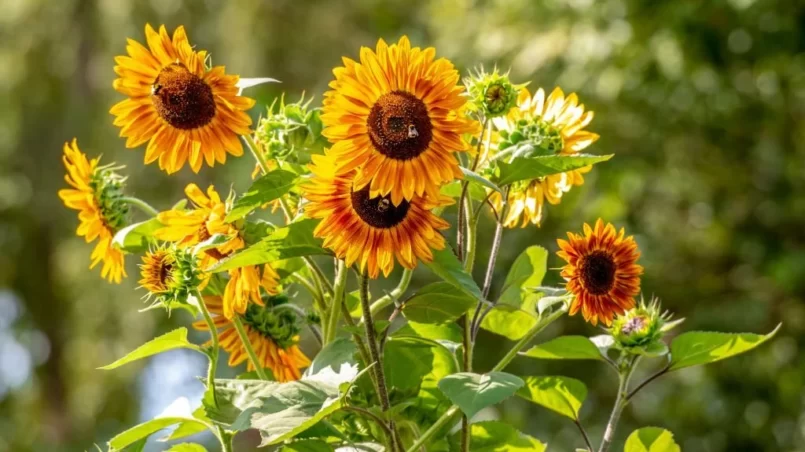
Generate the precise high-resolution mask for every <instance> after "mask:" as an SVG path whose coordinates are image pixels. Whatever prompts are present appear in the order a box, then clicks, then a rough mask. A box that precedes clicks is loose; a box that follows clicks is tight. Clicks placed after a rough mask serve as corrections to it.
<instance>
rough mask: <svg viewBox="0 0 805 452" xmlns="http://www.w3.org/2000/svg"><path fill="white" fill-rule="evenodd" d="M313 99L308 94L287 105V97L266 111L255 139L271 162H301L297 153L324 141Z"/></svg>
mask: <svg viewBox="0 0 805 452" xmlns="http://www.w3.org/2000/svg"><path fill="white" fill-rule="evenodd" d="M312 100H313V98H310V99H307V100H305V96H304V94H303V95H302V97H301V98H300V99H299V100H298V101H297V102H294V103H291V104H286V103H285V96H284V95H283V97H281V98H280V99H279V100H277V99H275V100H274V102H272V103H271V105H270V106H269V107H268V109H266V114H265V116H264V117H262V118H260V120H259V121H258V124H257V128H256V131H255V140H256V141H257V142H258V143H259V144H260V148H261V149H262V150H263V152H264V153H265V154H266V158H267V159H269V160H283V161H285V160H289V161H292V162H294V163H299V162H298V161H297V160H298V159H297V158H296V157H297V153H298V152H299V151H306V150H309V149H310V148H311V147H313V146H315V145H316V143H317V142H319V141H320V140H322V139H323V138H322V135H321V130H322V127H323V126H322V123H321V118H320V117H319V110H318V109H315V108H310V104H311V101H312Z"/></svg>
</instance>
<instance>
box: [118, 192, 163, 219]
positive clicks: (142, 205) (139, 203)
mask: <svg viewBox="0 0 805 452" xmlns="http://www.w3.org/2000/svg"><path fill="white" fill-rule="evenodd" d="M122 201H123V202H125V203H127V204H130V205H132V206H134V207H137V208H138V209H140V210H142V211H143V212H145V213H147V214H148V215H151V216H152V217H156V216H157V215H159V211H158V210H157V209H154V208H153V207H151V205H150V204H148V203H147V202H145V201H143V200H142V199H140V198H135V197H133V196H124V197H123V198H122Z"/></svg>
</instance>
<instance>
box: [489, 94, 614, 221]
mask: <svg viewBox="0 0 805 452" xmlns="http://www.w3.org/2000/svg"><path fill="white" fill-rule="evenodd" d="M593 116H594V114H593V112H592V111H586V112H585V110H584V105H583V104H579V99H578V96H577V95H576V94H575V93H572V94H570V95H569V96H567V97H565V94H564V92H563V91H562V89H561V88H558V87H557V88H555V89H554V90H553V92H552V93H551V95H550V96H548V98H547V99H545V91H544V90H543V89H542V88H540V89H539V90H537V92H536V94H535V95H534V96H533V97H532V96H531V94H530V93H529V92H528V90H526V89H523V90H521V91H520V94H519V96H518V99H517V108H512V109H511V110H510V111H509V114H508V115H506V116H505V117H500V118H495V119H493V120H492V121H493V123H494V124H495V127H496V128H497V129H498V130H499V133H500V136H501V138H500V142H499V146H498V148H499V150H498V152H501V151H504V150H506V149H509V148H511V147H513V146H523V145H530V147H531V149H532V151H531V154H533V155H551V154H559V155H573V154H577V153H578V152H579V151H581V150H583V149H584V148H586V147H588V146H589V145H591V144H593V143H594V142H595V141H596V140H598V138H599V135H598V134H596V133H592V132H589V131H586V130H582V129H584V128H585V127H587V125H588V124H590V122H591V121H592V120H593ZM521 149H522V148H521ZM591 169H592V167H591V166H587V167H584V168H579V169H576V170H572V171H567V172H564V173H559V174H553V175H550V176H547V177H542V178H539V179H534V180H530V181H522V182H517V183H515V184H512V186H511V188H510V189H509V198H508V201H509V203H508V204H509V210H508V212H507V213H506V217H505V219H504V225H505V226H507V227H510V228H513V227H516V226H517V224H518V223H519V224H520V225H521V226H522V227H525V226H527V225H528V224H529V223H532V224H535V225H539V224H540V222H541V221H542V216H543V205H544V204H545V201H546V200H547V201H548V202H549V203H550V204H554V205H556V204H559V202H560V201H561V200H562V195H563V194H565V193H567V192H568V191H570V189H571V188H573V187H574V186H577V185H583V184H584V176H583V175H584V174H585V173H588V172H589V171H590V170H591ZM490 200H491V201H492V203H493V205H494V206H495V208H496V209H497V210H498V211H500V208H501V207H502V198H501V195H500V194H498V193H494V194H492V196H491V197H490ZM521 218H522V219H521Z"/></svg>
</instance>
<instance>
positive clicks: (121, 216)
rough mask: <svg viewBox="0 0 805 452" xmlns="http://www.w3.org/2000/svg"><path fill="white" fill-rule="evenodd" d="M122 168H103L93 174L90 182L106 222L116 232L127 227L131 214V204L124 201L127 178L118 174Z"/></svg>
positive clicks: (108, 166)
mask: <svg viewBox="0 0 805 452" xmlns="http://www.w3.org/2000/svg"><path fill="white" fill-rule="evenodd" d="M122 168H123V167H122V166H117V167H116V166H112V165H107V166H102V167H100V168H98V169H97V170H96V171H95V173H93V175H92V178H91V179H90V182H89V185H90V187H91V188H92V190H93V192H94V193H95V199H96V200H97V201H98V207H99V208H100V211H101V215H102V216H103V219H104V222H106V224H107V225H108V226H109V227H110V228H112V229H113V230H115V231H116V230H119V229H121V228H122V227H124V226H125V225H126V223H127V221H126V220H127V218H128V214H129V204H128V203H127V202H126V201H124V199H123V198H124V195H123V189H124V187H125V184H126V178H125V177H123V176H121V175H119V174H117V172H116V171H117V170H119V169H122Z"/></svg>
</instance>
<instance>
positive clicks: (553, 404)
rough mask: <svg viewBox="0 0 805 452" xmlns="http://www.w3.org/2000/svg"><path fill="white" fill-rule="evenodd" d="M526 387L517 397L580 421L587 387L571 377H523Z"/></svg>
mask: <svg viewBox="0 0 805 452" xmlns="http://www.w3.org/2000/svg"><path fill="white" fill-rule="evenodd" d="M523 380H525V386H524V387H523V388H522V389H520V390H519V391H517V395H518V396H520V397H522V398H524V399H526V400H530V401H531V402H534V403H536V404H537V405H542V406H544V407H545V408H548V409H549V410H552V411H555V412H557V413H559V414H561V415H563V416H567V417H569V418H570V419H573V420H578V419H579V409H580V408H581V404H582V403H584V399H585V398H587V386H585V385H584V383H582V382H581V381H579V380H576V379H575V378H569V377H523Z"/></svg>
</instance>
